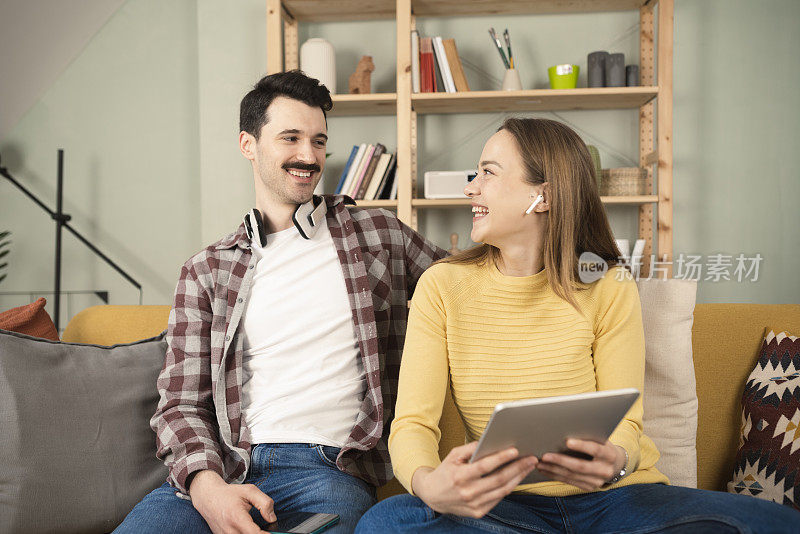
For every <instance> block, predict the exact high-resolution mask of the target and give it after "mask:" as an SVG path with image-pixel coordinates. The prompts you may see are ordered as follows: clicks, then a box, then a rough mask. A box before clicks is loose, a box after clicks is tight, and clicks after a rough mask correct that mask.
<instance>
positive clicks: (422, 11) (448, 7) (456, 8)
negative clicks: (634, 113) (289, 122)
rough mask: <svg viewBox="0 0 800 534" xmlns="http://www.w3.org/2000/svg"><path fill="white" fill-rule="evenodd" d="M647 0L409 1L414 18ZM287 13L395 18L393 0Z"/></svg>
mask: <svg viewBox="0 0 800 534" xmlns="http://www.w3.org/2000/svg"><path fill="white" fill-rule="evenodd" d="M648 1H649V0H503V1H502V2H498V1H497V0H469V1H464V0H412V1H411V9H412V10H413V12H414V15H416V16H417V17H457V16H486V15H534V14H552V13H592V12H598V11H628V10H634V9H635V10H638V9H639V8H640V7H642V6H643V5H645V4H647V2H648ZM283 5H284V7H285V10H286V12H287V13H288V14H289V15H290V16H291V17H293V18H294V19H296V20H300V21H303V22H337V21H338V22H344V21H355V20H376V19H393V18H395V10H396V2H395V0H337V1H336V2H333V1H331V0H283Z"/></svg>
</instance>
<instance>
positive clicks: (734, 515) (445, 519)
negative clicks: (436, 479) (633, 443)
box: [356, 484, 800, 534]
mask: <svg viewBox="0 0 800 534" xmlns="http://www.w3.org/2000/svg"><path fill="white" fill-rule="evenodd" d="M356 532H357V533H359V534H361V533H364V534H368V533H369V534H371V533H373V532H385V533H390V532H428V533H449V532H459V533H461V532H463V533H476V532H483V533H486V532H494V533H503V534H505V533H516V532H536V533H551V532H559V533H562V532H566V533H581V534H582V533H595V532H614V533H620V534H622V533H629V534H633V533H636V534H645V533H653V532H669V533H679V532H680V533H684V532H691V533H698V532H707V533H714V534H717V533H728V532H747V533H749V532H754V533H756V532H758V533H761V532H765V533H766V532H775V533H782V534H783V533H791V532H800V513H798V512H796V511H795V510H792V509H791V508H789V507H787V506H783V505H780V504H776V503H773V502H769V501H764V500H761V499H756V498H754V497H749V496H745V495H734V494H730V493H721V492H716V491H704V490H698V489H690V488H683V487H678V486H667V485H664V484H634V485H631V486H624V487H621V488H617V489H613V490H609V491H601V492H595V493H586V494H582V495H574V496H571V497H543V496H540V495H509V496H508V497H506V498H505V499H503V500H502V501H500V503H499V504H498V505H497V506H495V507H494V508H493V509H492V510H491V511H490V512H489V513H488V514H487V515H485V516H484V517H482V518H480V519H472V518H468V517H459V516H453V515H448V514H439V513H436V512H434V511H433V510H431V509H430V508H429V507H428V506H427V505H426V504H425V503H424V502H422V501H421V500H420V499H419V498H417V497H412V496H411V495H398V496H395V497H392V498H390V499H386V500H384V501H381V502H380V503H378V504H377V505H376V506H374V507H373V508H372V509H371V510H370V511H369V512H367V513H366V515H364V517H363V518H362V519H361V521H360V522H359V524H358V528H357V529H356Z"/></svg>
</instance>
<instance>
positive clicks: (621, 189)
mask: <svg viewBox="0 0 800 534" xmlns="http://www.w3.org/2000/svg"><path fill="white" fill-rule="evenodd" d="M647 194H649V192H648V191H647V169H640V168H639V167H620V168H617V169H603V170H602V171H601V172H600V195H601V196H622V195H625V196H632V195H647Z"/></svg>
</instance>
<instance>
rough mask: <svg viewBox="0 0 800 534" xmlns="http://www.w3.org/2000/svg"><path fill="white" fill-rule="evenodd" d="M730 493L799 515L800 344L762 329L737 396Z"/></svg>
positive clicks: (789, 337) (785, 335)
mask: <svg viewBox="0 0 800 534" xmlns="http://www.w3.org/2000/svg"><path fill="white" fill-rule="evenodd" d="M728 491H729V492H731V493H743V494H746V495H752V496H754V497H758V498H760V499H765V500H768V501H775V502H777V503H780V504H785V505H787V506H791V507H793V508H794V509H795V510H798V511H800V339H799V338H797V337H795V336H791V335H789V334H787V333H786V332H781V333H779V334H776V333H775V332H773V331H772V330H771V329H767V334H766V336H765V337H764V342H763V344H762V346H761V356H760V357H759V359H758V363H757V364H756V367H755V369H753V372H752V373H750V376H749V378H748V379H747V384H746V385H745V388H744V395H743V396H742V434H741V438H740V441H739V451H738V452H737V454H736V465H735V467H734V471H733V480H732V481H731V482H729V483H728Z"/></svg>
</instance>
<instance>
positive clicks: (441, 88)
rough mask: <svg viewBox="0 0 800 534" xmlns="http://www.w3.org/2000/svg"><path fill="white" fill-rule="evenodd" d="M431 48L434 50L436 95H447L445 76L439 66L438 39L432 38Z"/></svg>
mask: <svg viewBox="0 0 800 534" xmlns="http://www.w3.org/2000/svg"><path fill="white" fill-rule="evenodd" d="M431 48H433V61H432V63H433V79H434V80H435V83H434V91H433V92H434V93H446V92H447V87H445V85H444V74H443V73H442V67H440V66H439V61H440V60H439V51H438V50H436V38H435V37H431Z"/></svg>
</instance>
